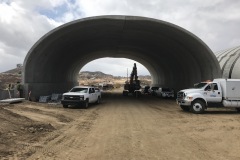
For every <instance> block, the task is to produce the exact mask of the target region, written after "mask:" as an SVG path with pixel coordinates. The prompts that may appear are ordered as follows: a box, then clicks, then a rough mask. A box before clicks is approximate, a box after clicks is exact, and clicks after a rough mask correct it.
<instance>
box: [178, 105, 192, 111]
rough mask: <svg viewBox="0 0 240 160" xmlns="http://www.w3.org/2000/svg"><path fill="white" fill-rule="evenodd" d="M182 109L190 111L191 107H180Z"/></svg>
mask: <svg viewBox="0 0 240 160" xmlns="http://www.w3.org/2000/svg"><path fill="white" fill-rule="evenodd" d="M180 107H181V108H182V110H183V111H186V112H187V111H190V107H189V106H182V105H181V106H180Z"/></svg>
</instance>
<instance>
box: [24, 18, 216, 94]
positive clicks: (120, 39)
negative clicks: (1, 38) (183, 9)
mask: <svg viewBox="0 0 240 160" xmlns="http://www.w3.org/2000/svg"><path fill="white" fill-rule="evenodd" d="M104 57H116V58H130V59H133V60H136V61H138V62H140V63H141V64H143V65H144V66H145V67H146V68H147V69H148V70H149V72H150V73H151V76H152V83H153V85H159V86H170V87H174V88H178V89H180V88H184V87H189V86H192V85H193V83H196V82H198V81H201V80H206V79H213V78H215V77H221V71H220V66H219V63H218V61H217V59H216V57H215V55H214V54H213V53H212V51H211V50H210V49H209V48H208V47H207V45H206V44H205V43H203V42H202V41H201V40H200V39H199V38H198V37H196V36H195V35H193V34H192V33H190V32H188V31H186V30H185V29H183V28H180V27H178V26H176V25H173V24H170V23H167V22H164V21H160V20H156V19H150V18H144V17H135V16H99V17H90V18H85V19H80V20H76V21H73V22H70V23H67V24H64V25H62V26H60V27H58V28H56V29H54V30H52V31H50V32H49V33H47V34H46V35H45V36H43V37H42V38H41V39H40V40H39V41H38V42H36V44H35V45H34V46H33V47H32V48H31V50H30V51H29V52H28V54H27V56H26V58H25V61H24V77H23V79H24V83H25V84H27V85H29V87H30V88H31V87H32V88H34V85H35V87H36V85H37V84H38V85H39V86H42V87H43V88H44V87H45V88H46V92H47V90H49V88H50V89H51V87H53V86H55V88H57V85H63V84H68V86H71V85H73V84H76V81H77V80H76V76H77V74H78V73H79V71H80V69H81V68H82V67H83V66H84V65H85V64H87V63H88V62H90V61H92V60H95V59H97V58H104ZM121 69H124V66H123V68H119V70H121ZM96 70H97V68H96ZM106 70H107V68H106ZM49 86H50V87H49ZM47 88H48V89H47ZM63 88H64V87H63Z"/></svg>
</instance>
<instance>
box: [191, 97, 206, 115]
mask: <svg viewBox="0 0 240 160" xmlns="http://www.w3.org/2000/svg"><path fill="white" fill-rule="evenodd" d="M204 109H205V104H204V102H203V101H201V100H195V101H193V102H192V105H191V108H190V110H191V112H193V113H195V114H201V113H203V112H204Z"/></svg>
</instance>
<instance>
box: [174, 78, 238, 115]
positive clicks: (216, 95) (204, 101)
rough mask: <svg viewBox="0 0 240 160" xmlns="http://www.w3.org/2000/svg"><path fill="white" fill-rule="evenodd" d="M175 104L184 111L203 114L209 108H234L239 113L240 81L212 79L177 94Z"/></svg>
mask: <svg viewBox="0 0 240 160" xmlns="http://www.w3.org/2000/svg"><path fill="white" fill-rule="evenodd" d="M177 104H178V105H180V107H181V108H182V109H183V110H184V111H192V112H193V113H203V112H204V110H205V109H207V108H210V107H226V108H236V110H237V111H240V79H214V80H213V81H212V82H201V83H198V84H195V85H194V88H192V89H185V90H181V91H179V92H178V93H177Z"/></svg>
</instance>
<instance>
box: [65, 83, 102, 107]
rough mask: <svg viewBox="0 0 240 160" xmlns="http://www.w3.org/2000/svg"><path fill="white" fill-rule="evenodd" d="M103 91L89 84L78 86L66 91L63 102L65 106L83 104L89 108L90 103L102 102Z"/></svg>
mask: <svg viewBox="0 0 240 160" xmlns="http://www.w3.org/2000/svg"><path fill="white" fill-rule="evenodd" d="M100 101H101V92H100V90H99V89H96V88H94V87H88V86H76V87H73V88H72V89H71V90H70V91H69V92H67V93H64V94H63V96H62V100H61V103H62V105H63V107H64V108H67V107H68V105H83V106H84V108H88V104H89V103H97V104H98V103H100Z"/></svg>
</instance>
